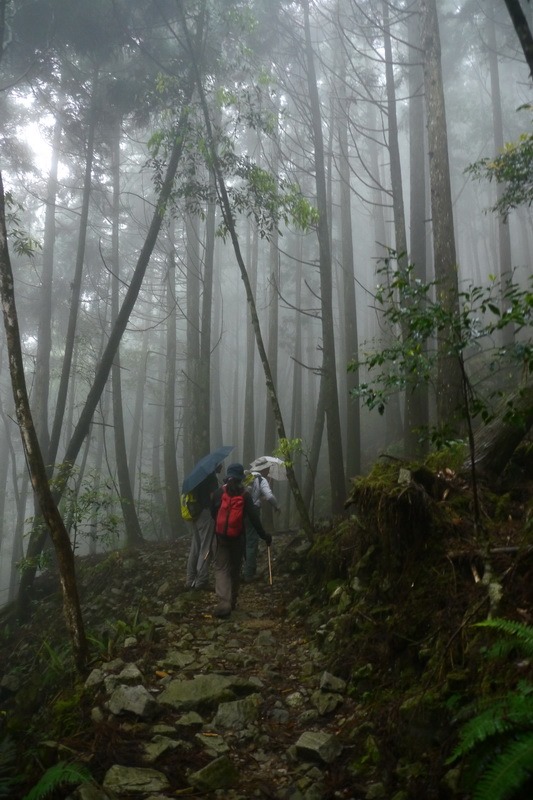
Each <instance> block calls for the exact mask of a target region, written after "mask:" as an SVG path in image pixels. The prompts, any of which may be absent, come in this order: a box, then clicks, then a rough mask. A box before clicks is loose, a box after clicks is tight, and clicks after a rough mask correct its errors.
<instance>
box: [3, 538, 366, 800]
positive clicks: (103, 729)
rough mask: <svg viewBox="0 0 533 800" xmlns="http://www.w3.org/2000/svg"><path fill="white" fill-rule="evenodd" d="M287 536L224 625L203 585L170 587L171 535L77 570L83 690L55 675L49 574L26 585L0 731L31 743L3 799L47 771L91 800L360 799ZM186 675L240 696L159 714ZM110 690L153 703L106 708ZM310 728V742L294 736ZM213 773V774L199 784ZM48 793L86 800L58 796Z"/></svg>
mask: <svg viewBox="0 0 533 800" xmlns="http://www.w3.org/2000/svg"><path fill="white" fill-rule="evenodd" d="M294 538H295V537H294V535H293V534H290V533H280V534H274V542H273V545H272V550H271V551H272V554H273V555H272V583H270V579H269V573H268V566H267V560H266V548H264V546H263V547H262V551H261V553H260V557H259V575H258V578H257V580H256V581H254V582H253V583H249V584H245V585H243V586H242V587H241V593H240V597H239V602H238V606H237V609H236V610H235V611H234V612H233V614H232V616H231V618H230V619H228V620H219V619H217V618H216V617H214V616H213V615H212V612H213V609H214V606H215V603H216V598H215V594H214V591H213V588H212V584H213V575H211V588H210V589H209V590H207V591H206V590H202V591H196V592H195V591H190V590H189V591H188V590H186V589H185V586H184V582H185V560H186V556H187V540H186V539H183V540H181V541H178V542H176V543H172V544H148V545H147V546H146V547H145V548H143V549H141V550H139V551H137V552H135V553H131V554H125V553H112V554H109V555H107V556H95V557H90V556H88V557H86V558H84V559H79V560H78V564H79V568H78V576H79V577H78V579H79V583H80V595H81V598H82V608H83V614H84V618H85V620H86V625H87V632H88V633H89V635H90V637H91V641H92V643H93V645H96V653H95V660H94V663H93V667H94V668H95V669H94V671H93V672H92V673H91V676H90V678H89V681H88V686H89V685H90V688H88V686H87V687H86V688H84V689H83V690H81V689H80V685H79V684H78V683H76V681H75V679H74V676H70V677H69V676H68V672H67V673H65V660H64V657H65V653H66V652H67V651H68V644H67V642H66V641H65V637H66V632H65V631H64V629H63V620H62V611H61V605H60V597H59V593H58V590H57V584H55V581H54V579H53V577H52V576H51V575H48V576H46V577H43V578H42V579H40V583H39V581H38V596H37V597H36V600H35V615H34V618H33V621H32V623H31V625H26V626H24V627H23V628H22V629H21V630H20V632H19V634H18V636H17V637H16V638H15V639H14V640H12V641H11V642H10V647H9V649H7V650H6V649H4V651H3V653H2V656H1V660H0V670H1V673H0V674H1V675H2V676H3V678H4V680H3V684H4V691H3V703H2V709H1V713H2V718H3V723H4V732H6V731H10V732H11V734H12V735H14V736H17V734H20V732H21V731H22V730H26V731H27V732H28V731H31V733H30V735H29V736H28V737H27V739H26V749H25V750H22V751H21V750H20V747H19V755H18V761H19V769H21V770H22V771H23V772H24V773H25V775H24V782H23V783H22V784H21V787H20V788H19V789H13V790H12V791H13V792H14V793H12V794H10V795H9V797H12V798H13V800H14V798H15V797H20V798H22V797H24V796H25V794H26V792H27V791H28V789H29V787H30V786H31V785H33V784H34V783H35V782H36V780H37V779H38V778H39V777H40V774H42V773H43V772H44V770H45V769H46V768H47V767H48V766H49V765H51V764H54V763H55V762H56V761H57V760H58V759H63V760H64V759H66V760H68V761H73V762H75V763H76V764H84V765H86V766H87V767H88V769H89V771H90V773H91V776H92V778H93V779H94V781H95V783H96V784H97V785H98V786H99V787H100V788H99V789H98V791H99V792H100V793H96V790H94V792H93V793H92V794H90V798H91V800H93V798H94V800H96V798H98V799H99V800H100V798H101V799H102V800H103V798H107V797H110V798H115V797H120V798H122V797H130V796H131V797H138V798H148V797H149V798H151V800H154V798H166V797H176V796H177V795H178V796H188V797H199V796H203V795H204V794H205V793H206V792H208V791H214V792H215V796H220V797H224V798H252V797H261V798H280V799H281V798H287V800H289V798H290V799H291V800H298V799H299V798H302V799H303V798H306V800H319V799H320V798H329V797H331V798H333V797H335V798H351V797H353V798H355V797H364V796H365V795H364V794H359V793H357V792H356V788H355V785H356V782H354V779H353V777H351V776H350V775H349V774H348V773H347V765H348V763H349V760H350V759H349V754H350V748H349V747H348V748H347V749H344V747H343V745H342V729H343V727H344V726H349V727H353V724H354V719H355V716H356V714H357V711H356V704H355V703H354V700H353V699H352V698H351V697H350V696H349V695H348V693H347V691H346V685H345V683H344V681H342V680H341V679H335V676H331V675H330V674H329V673H328V671H327V669H326V659H325V657H324V656H323V655H322V654H321V653H320V651H319V650H318V649H317V647H316V642H315V641H314V640H315V637H316V635H317V626H319V625H320V619H319V618H318V617H317V616H316V614H315V615H313V614H311V609H309V614H305V613H304V614H303V615H302V613H301V608H300V605H299V602H300V601H299V594H300V592H301V586H300V584H299V582H298V580H296V579H295V578H294V576H292V575H289V574H287V572H286V571H285V569H284V561H285V560H286V558H287V556H286V553H287V552H288V551H290V549H291V545H292V544H293V542H294ZM293 603H295V604H296V606H298V611H297V612H295V613H292V612H291V604H293ZM128 665H129V667H130V669H129V670H128V669H126V670H125V668H126V667H128ZM132 666H133V667H134V669H133V670H132V669H131V667H132ZM137 670H138V672H137ZM100 672H103V674H104V679H103V680H102V681H99V680H98V677H97V676H98V674H100ZM198 675H202V676H206V675H210V676H219V677H222V678H224V679H228V678H230V679H231V680H233V679H234V678H236V679H238V680H237V684H239V683H242V685H236V686H235V687H233V686H230V688H229V690H228V689H226V688H225V687H223V691H221V692H220V691H219V688H217V687H215V688H213V687H209V688H208V689H206V692H205V694H202V695H201V696H200V697H198V698H194V697H193V698H192V699H185V700H183V701H181V705H180V702H176V703H175V704H174V705H173V704H172V703H170V704H167V705H164V704H163V703H160V702H159V698H161V697H162V696H163V695H164V693H165V691H166V690H167V688H168V687H171V686H172V684H173V682H174V683H175V682H176V680H179V681H180V682H183V683H188V684H190V685H193V683H194V679H195V676H198ZM95 676H96V677H95ZM6 677H8V678H9V679H10V680H6ZM58 682H59V685H58ZM230 682H231V681H230ZM125 684H128V685H129V686H130V687H131V686H132V684H133V685H137V686H138V685H141V686H142V687H144V689H146V690H147V692H148V693H149V695H150V697H151V698H153V699H154V700H155V701H156V704H155V705H152V704H148V705H147V707H146V708H144V707H143V708H140V707H137V706H136V707H135V708H133V707H130V706H128V701H127V700H126V703H125V705H124V706H122V707H120V708H118V709H117V708H116V707H115V706H113V708H114V710H113V711H111V710H110V707H109V706H110V700H111V698H112V697H113V692H114V691H115V690H116V688H117V686H122V685H125ZM7 686H11V687H12V688H13V689H15V691H12V692H11V691H7V689H6V687H7ZM167 694H168V691H167ZM113 702H114V701H111V705H113ZM115 705H116V704H115ZM224 710H226V712H231V713H230V716H229V718H227V715H226V717H225V716H224V713H223V712H224ZM313 732H315V733H320V736H319V738H318V740H315V739H313V738H312V737H311V739H309V734H310V733H311V734H312V733H313ZM302 736H303V739H302ZM306 736H307V738H306ZM213 763H215V764H216V767H217V769H218V770H220V769H222V773H223V774H221V775H220V774H218V772H217V774H215V776H214V777H210V775H209V770H207V773H206V774H203V773H202V769H203V768H205V767H209V766H210V765H212V764H213ZM118 767H120V768H125V769H123V770H122V771H121V770H118V769H117V768H118ZM132 769H133V770H135V769H138V770H140V771H139V772H135V771H132ZM128 770H129V771H128ZM143 771H144V772H143ZM215 771H216V770H215ZM0 775H1V772H0ZM191 775H192V776H193V777H192V778H190V776H191ZM113 776H114V777H113ZM191 781H192V784H193V785H191ZM217 782H218V784H219V785H218V786H217ZM1 786H2V784H1V778H0V789H1ZM70 791H71V792H72V787H71V789H70ZM78 791H79V790H78ZM91 791H93V790H91ZM17 792H19V793H18V794H17ZM0 796H2V795H1V793H0ZM52 796H53V797H54V798H56V797H57V798H63V797H66V796H69V797H70V796H72V797H78V796H79V797H87V798H88V797H89V794H83V793H82V792H80V793H79V794H78V793H76V794H69V793H68V791H67V790H66V789H62V790H57V792H56V794H53V795H52Z"/></svg>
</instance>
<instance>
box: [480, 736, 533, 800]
mask: <svg viewBox="0 0 533 800" xmlns="http://www.w3.org/2000/svg"><path fill="white" fill-rule="evenodd" d="M532 776H533V733H531V734H529V735H525V736H522V737H520V738H519V739H518V740H516V741H513V742H511V743H510V744H508V745H507V747H506V748H505V749H504V750H503V751H502V752H501V753H500V754H499V755H497V756H496V758H495V759H494V761H493V763H492V764H491V766H490V767H488V768H487V770H486V771H485V774H484V775H483V777H482V778H481V779H480V781H479V783H478V785H477V786H476V788H475V790H474V795H473V800H507V798H510V797H512V796H513V794H514V793H515V791H516V790H517V789H519V788H520V787H521V786H523V785H524V784H525V782H526V781H527V780H528V779H529V778H531V777H532Z"/></svg>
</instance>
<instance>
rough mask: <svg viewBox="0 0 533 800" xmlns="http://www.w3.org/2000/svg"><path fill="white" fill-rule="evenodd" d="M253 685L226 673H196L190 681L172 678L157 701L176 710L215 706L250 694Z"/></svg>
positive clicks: (253, 687) (253, 688)
mask: <svg viewBox="0 0 533 800" xmlns="http://www.w3.org/2000/svg"><path fill="white" fill-rule="evenodd" d="M254 690H255V686H253V684H251V683H250V682H249V681H248V680H246V679H245V678H239V677H235V676H233V677H231V676H227V675H215V674H207V675H196V676H195V677H194V678H193V679H192V680H190V681H183V680H174V681H171V682H170V683H169V684H168V686H167V687H166V688H165V689H164V690H163V691H162V692H161V694H160V695H159V702H160V703H161V704H162V705H164V706H171V707H172V708H175V709H177V710H178V711H187V710H192V709H198V708H215V707H216V706H218V705H219V703H224V702H226V701H228V700H234V699H235V697H236V696H238V695H244V694H251V693H252V692H253V691H254Z"/></svg>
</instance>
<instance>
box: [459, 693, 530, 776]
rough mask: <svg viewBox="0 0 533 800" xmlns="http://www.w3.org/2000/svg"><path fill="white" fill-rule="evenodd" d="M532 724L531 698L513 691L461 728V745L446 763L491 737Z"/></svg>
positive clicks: (492, 703)
mask: <svg viewBox="0 0 533 800" xmlns="http://www.w3.org/2000/svg"><path fill="white" fill-rule="evenodd" d="M532 724H533V696H531V695H528V694H524V693H523V692H514V693H511V692H510V693H509V694H507V695H505V696H504V697H502V698H499V699H497V700H494V701H492V702H491V705H490V707H489V708H487V709H485V710H484V711H482V712H481V713H480V714H478V715H477V716H475V717H474V718H473V719H470V720H469V721H468V722H467V723H465V725H463V727H462V729H461V733H460V742H459V744H458V746H457V747H456V749H455V750H454V752H453V753H452V755H451V756H450V758H449V759H448V762H447V763H451V762H452V761H455V760H456V759H458V758H460V757H462V756H465V755H467V754H468V753H469V752H471V751H472V750H473V749H474V748H475V747H477V746H478V745H480V744H481V743H482V742H484V741H485V740H486V739H489V738H490V737H492V736H505V735H506V734H507V733H513V732H516V731H517V730H527V729H528V728H530V727H531V726H532Z"/></svg>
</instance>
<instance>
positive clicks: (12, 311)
mask: <svg viewBox="0 0 533 800" xmlns="http://www.w3.org/2000/svg"><path fill="white" fill-rule="evenodd" d="M0 297H1V300H2V309H3V315H4V327H5V331H6V340H7V348H8V353H9V372H10V375H11V384H12V388H13V399H14V401H15V411H16V415H17V422H18V425H19V429H20V435H21V439H22V446H23V448H24V453H25V456H26V463H27V466H28V471H29V473H30V478H31V483H32V487H33V490H34V492H35V494H36V495H37V498H38V500H39V507H40V510H41V513H42V515H43V517H44V519H45V522H46V524H47V526H48V529H49V531H50V535H51V537H52V541H53V544H54V548H55V553H56V556H57V562H58V568H59V577H60V582H61V588H62V590H63V611H64V614H65V619H66V622H67V627H68V630H69V633H70V636H71V641H72V648H73V652H74V661H75V664H76V668H77V669H78V671H79V672H83V671H84V670H85V667H86V663H87V655H88V646H87V640H86V638H85V631H84V627H83V620H82V616H81V608H80V603H79V597H78V591H77V587H76V575H75V569H74V554H73V552H72V548H71V546H70V541H69V537H68V533H67V531H66V529H65V526H64V524H63V520H62V519H61V515H60V514H59V512H58V510H57V506H56V503H55V502H54V499H53V497H52V492H51V490H50V485H49V482H48V475H47V473H46V467H45V464H44V460H43V456H42V453H41V449H40V447H39V441H38V438H37V433H36V430H35V426H34V424H33V419H32V415H31V410H30V404H29V399H28V392H27V388H26V379H25V376H24V365H23V360H22V348H21V342H20V331H19V326H18V318H17V309H16V305H15V295H14V287H13V272H12V269H11V262H10V258H9V250H8V246H7V230H6V217H5V202H4V187H3V183H2V179H1V176H0Z"/></svg>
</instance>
